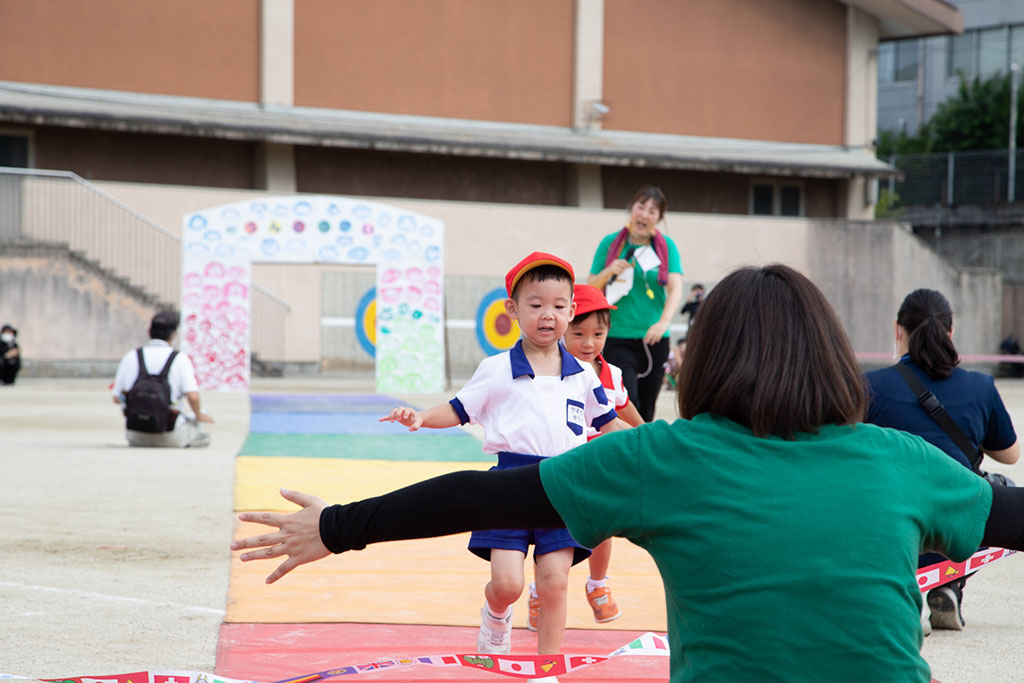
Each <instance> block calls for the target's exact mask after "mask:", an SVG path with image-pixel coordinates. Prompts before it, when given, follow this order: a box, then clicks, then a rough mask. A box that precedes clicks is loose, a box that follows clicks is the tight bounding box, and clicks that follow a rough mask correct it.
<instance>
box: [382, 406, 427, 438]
mask: <svg viewBox="0 0 1024 683" xmlns="http://www.w3.org/2000/svg"><path fill="white" fill-rule="evenodd" d="M380 422H398V423H400V424H403V425H405V426H406V427H408V428H409V431H410V432H415V431H416V430H417V429H419V428H420V427H421V426H423V414H422V413H420V412H419V411H417V410H413V409H412V408H410V407H409V406H402V407H401V408H395V409H394V410H392V411H391V412H390V413H389V414H388V415H387V416H386V417H382V418H380Z"/></svg>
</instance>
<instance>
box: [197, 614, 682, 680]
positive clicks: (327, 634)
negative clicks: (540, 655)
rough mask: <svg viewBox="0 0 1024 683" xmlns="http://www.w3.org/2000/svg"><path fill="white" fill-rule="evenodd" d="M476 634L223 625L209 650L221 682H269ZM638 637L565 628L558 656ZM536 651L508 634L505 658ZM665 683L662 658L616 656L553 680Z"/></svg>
mask: <svg viewBox="0 0 1024 683" xmlns="http://www.w3.org/2000/svg"><path fill="white" fill-rule="evenodd" d="M476 634H477V629H475V628H465V627H459V626H406V625H393V624H223V625H221V630H220V643H219V644H218V646H217V668H216V673H217V674H219V675H221V676H226V677H228V678H241V679H250V680H257V681H276V680H280V679H283V678H289V677H293V676H300V675H302V674H307V673H313V672H316V671H324V670H326V669H332V668H337V667H341V666H349V665H355V664H365V663H368V662H372V661H374V660H377V659H382V658H398V657H406V656H421V655H446V654H465V653H470V652H475V651H476ZM639 635H641V634H640V632H639V631H638V632H633V631H597V630H568V631H566V632H565V638H564V639H563V641H562V652H563V653H566V654H597V655H607V654H608V653H610V652H611V651H613V650H615V649H617V648H618V647H620V646H622V645H625V644H626V643H628V642H630V641H631V640H633V639H634V638H636V637H637V636H639ZM536 652H537V635H536V634H535V633H531V632H530V631H527V630H526V629H519V628H517V629H513V632H512V653H513V654H535V653H536ZM335 680H337V681H339V682H340V681H356V680H359V681H366V682H367V683H372V681H376V680H380V681H474V682H479V683H501V682H502V681H516V680H525V679H516V678H510V677H508V676H502V675H498V674H481V673H480V672H479V671H474V670H472V669H465V668H451V669H448V668H436V667H431V666H412V667H407V668H402V669H393V670H384V671H380V672H375V673H371V674H366V675H359V676H342V677H340V678H338V679H335ZM667 680H668V657H616V658H615V659H612V660H610V661H607V662H604V663H601V664H595V665H594V666H592V667H590V668H589V669H584V670H582V671H577V672H575V673H572V674H568V675H565V676H560V677H559V681H563V682H566V683H568V682H571V681H589V682H590V683H613V682H614V683H622V682H623V681H632V682H636V683H647V682H648V681H650V682H652V683H653V682H654V681H658V682H659V683H664V681H667Z"/></svg>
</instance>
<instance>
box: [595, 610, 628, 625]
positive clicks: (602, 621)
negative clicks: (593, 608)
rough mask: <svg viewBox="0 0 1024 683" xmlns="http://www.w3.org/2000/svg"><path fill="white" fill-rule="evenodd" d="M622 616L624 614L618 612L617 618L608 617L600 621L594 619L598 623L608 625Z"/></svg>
mask: <svg viewBox="0 0 1024 683" xmlns="http://www.w3.org/2000/svg"><path fill="white" fill-rule="evenodd" d="M621 616H622V612H616V613H615V616H613V617H608V618H607V619H598V618H597V617H594V621H596V622H597V623H599V624H607V623H608V622H609V621H615V620H616V619H618V618H619V617H621Z"/></svg>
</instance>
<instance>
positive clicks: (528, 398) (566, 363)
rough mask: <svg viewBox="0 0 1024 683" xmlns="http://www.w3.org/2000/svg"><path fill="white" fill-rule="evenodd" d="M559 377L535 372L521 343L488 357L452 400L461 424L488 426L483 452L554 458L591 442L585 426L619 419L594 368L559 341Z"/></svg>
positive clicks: (595, 425)
mask: <svg viewBox="0 0 1024 683" xmlns="http://www.w3.org/2000/svg"><path fill="white" fill-rule="evenodd" d="M558 348H559V350H560V351H561V353H562V374H561V376H560V377H553V376H540V377H537V376H535V375H534V372H533V368H532V367H531V366H530V362H529V361H528V360H526V354H525V353H524V352H523V342H522V341H518V342H516V345H515V346H514V347H512V348H511V349H510V350H508V351H506V352H504V353H499V354H498V355H496V356H490V357H489V358H485V359H484V360H483V361H482V362H481V363H480V365H479V367H477V369H476V372H475V373H473V377H472V379H470V380H469V382H468V383H467V384H466V386H464V387H462V389H460V390H459V392H458V393H457V394H456V395H455V398H453V399H452V400H451V401H450V403H451V406H452V408H454V409H455V412H456V413H457V414H458V416H459V420H460V421H461V422H462V424H466V423H467V422H468V423H471V424H481V425H483V427H484V445H483V450H484V453H499V452H501V451H505V452H511V453H524V454H527V455H540V456H544V457H551V456H553V455H559V454H560V453H565V452H566V451H568V450H570V449H572V448H575V447H576V446H579V445H581V444H584V443H586V442H587V427H589V426H593V427H595V428H600V427H602V426H603V425H605V424H607V423H608V422H611V421H612V420H613V419H615V417H616V414H615V408H614V407H613V406H612V404H611V402H610V401H609V400H608V397H607V395H605V392H604V388H603V387H602V386H601V381H600V380H599V379H598V378H597V374H596V373H595V372H594V369H593V368H591V367H589V364H587V365H586V366H584V365H581V364H580V362H579V361H578V360H576V359H575V358H574V357H573V356H572V355H571V354H570V353H569V352H568V351H566V350H565V347H563V346H562V345H561V344H559V345H558Z"/></svg>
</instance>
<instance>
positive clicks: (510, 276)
mask: <svg viewBox="0 0 1024 683" xmlns="http://www.w3.org/2000/svg"><path fill="white" fill-rule="evenodd" d="M539 266H557V267H559V268H561V269H562V270H564V271H565V272H567V273H569V280H570V281H575V280H576V273H574V272H573V271H572V266H570V265H569V262H568V261H565V260H563V259H560V258H558V257H557V256H554V255H552V254H545V253H544V252H542V251H535V252H533V253H532V254H530V255H529V256H527V257H526V258H524V259H523V260H522V261H520V262H519V263H517V264H516V265H515V266H513V267H512V270H510V271H508V273H507V274H506V275H505V291H506V292H508V295H509V296H512V292H513V291H514V290H515V288H516V285H517V284H518V283H519V280H521V279H522V277H523V276H524V275H526V274H527V273H529V272H530V271H531V270H533V269H534V268H537V267H539Z"/></svg>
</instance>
